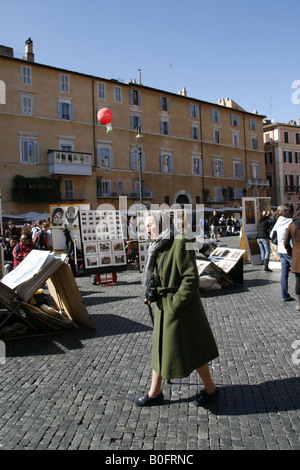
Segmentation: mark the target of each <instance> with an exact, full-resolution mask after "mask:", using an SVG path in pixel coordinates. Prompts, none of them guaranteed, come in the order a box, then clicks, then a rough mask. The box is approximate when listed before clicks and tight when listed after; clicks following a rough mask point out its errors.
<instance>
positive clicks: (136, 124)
mask: <svg viewBox="0 0 300 470" xmlns="http://www.w3.org/2000/svg"><path fill="white" fill-rule="evenodd" d="M138 128H140V130H142V116H141V115H140V114H131V115H130V129H132V130H133V131H135V130H137V129H138Z"/></svg>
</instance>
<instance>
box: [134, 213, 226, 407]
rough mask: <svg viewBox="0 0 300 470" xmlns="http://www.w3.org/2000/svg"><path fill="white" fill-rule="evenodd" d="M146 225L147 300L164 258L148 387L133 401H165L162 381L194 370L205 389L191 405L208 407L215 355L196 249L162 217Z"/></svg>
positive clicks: (213, 396)
mask: <svg viewBox="0 0 300 470" xmlns="http://www.w3.org/2000/svg"><path fill="white" fill-rule="evenodd" d="M164 217H166V216H165V215H164ZM145 224H146V230H147V233H148V235H149V237H150V238H151V239H152V243H151V245H150V247H149V249H148V257H147V261H146V265H145V268H144V271H143V284H144V286H145V288H146V299H147V297H148V291H149V285H150V279H151V278H152V275H153V273H154V274H155V275H156V274H157V269H158V267H159V265H160V263H161V260H162V257H163V256H164V258H163V262H162V265H161V267H160V271H159V287H158V289H157V291H158V299H157V300H156V308H155V319H154V328H153V343H152V380H151V387H150V390H149V392H148V393H146V395H145V396H143V397H142V398H140V399H137V400H135V404H136V405H137V406H139V407H142V406H151V405H161V404H163V402H164V396H163V392H162V379H166V380H170V379H172V378H183V377H187V376H189V375H190V374H191V372H192V371H194V370H197V372H198V374H199V376H200V378H201V379H202V381H203V384H204V388H203V390H202V391H201V392H200V394H199V395H197V396H196V398H195V401H194V403H195V404H196V405H197V406H206V405H208V404H210V403H212V402H213V401H215V400H216V399H217V397H218V393H219V391H218V388H217V387H216V385H215V384H214V382H213V380H212V377H211V375H210V370H209V366H208V363H209V362H210V361H212V360H213V359H215V358H217V357H218V349H217V345H216V343H215V340H214V337H213V334H212V331H211V328H210V325H209V323H208V320H207V317H206V314H205V311H204V308H203V306H202V302H201V298H200V294H199V275H198V270H197V266H196V255H195V251H194V250H193V249H189V248H191V247H189V246H188V240H187V239H186V238H185V237H184V236H183V235H182V234H175V233H174V227H173V225H171V224H170V223H169V222H168V221H167V223H164V218H163V217H162V215H160V216H157V215H156V214H155V215H154V214H153V213H152V214H149V215H148V216H147V217H146V219H145ZM148 304H150V302H148Z"/></svg>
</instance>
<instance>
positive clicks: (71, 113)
mask: <svg viewBox="0 0 300 470" xmlns="http://www.w3.org/2000/svg"><path fill="white" fill-rule="evenodd" d="M69 110H70V121H74V105H73V104H70V105H69Z"/></svg>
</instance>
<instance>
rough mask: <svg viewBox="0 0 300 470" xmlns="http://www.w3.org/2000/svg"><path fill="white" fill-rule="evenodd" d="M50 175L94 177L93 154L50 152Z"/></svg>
mask: <svg viewBox="0 0 300 470" xmlns="http://www.w3.org/2000/svg"><path fill="white" fill-rule="evenodd" d="M48 163H49V175H80V176H91V175H92V154H91V153H79V152H64V151H62V150H48Z"/></svg>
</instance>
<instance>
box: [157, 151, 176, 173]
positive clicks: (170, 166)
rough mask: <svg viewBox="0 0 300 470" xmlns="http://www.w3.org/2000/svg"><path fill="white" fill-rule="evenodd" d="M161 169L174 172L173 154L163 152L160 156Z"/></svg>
mask: <svg viewBox="0 0 300 470" xmlns="http://www.w3.org/2000/svg"><path fill="white" fill-rule="evenodd" d="M160 171H161V172H162V173H173V172H174V163H173V157H172V156H171V155H167V154H162V155H161V156H160Z"/></svg>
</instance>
